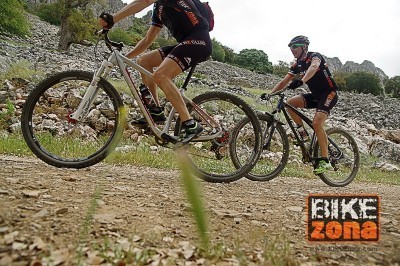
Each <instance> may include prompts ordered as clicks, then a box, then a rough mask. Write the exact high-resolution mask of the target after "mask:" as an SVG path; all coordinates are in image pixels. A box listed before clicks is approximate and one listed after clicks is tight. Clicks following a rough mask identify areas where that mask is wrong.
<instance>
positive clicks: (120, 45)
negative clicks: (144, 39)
mask: <svg viewBox="0 0 400 266" xmlns="http://www.w3.org/2000/svg"><path fill="white" fill-rule="evenodd" d="M108 32H109V30H107V29H101V30H99V31H98V32H97V35H104V41H105V43H106V46H107V48H108V50H110V52H112V51H113V49H112V47H115V48H116V49H117V50H118V51H121V50H122V48H123V47H124V43H123V42H114V41H112V40H110V38H109V37H108Z"/></svg>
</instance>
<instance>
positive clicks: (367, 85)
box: [345, 72, 383, 95]
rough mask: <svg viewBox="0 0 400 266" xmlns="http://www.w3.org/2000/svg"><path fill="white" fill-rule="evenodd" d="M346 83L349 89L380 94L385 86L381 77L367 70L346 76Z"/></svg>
mask: <svg viewBox="0 0 400 266" xmlns="http://www.w3.org/2000/svg"><path fill="white" fill-rule="evenodd" d="M345 80H346V85H347V88H348V89H349V91H354V92H361V93H366V94H367V93H371V94H373V95H380V94H382V93H383V88H382V87H381V83H380V80H379V78H378V77H377V76H376V75H374V74H371V73H367V72H355V73H352V74H350V75H349V76H348V77H346V78H345Z"/></svg>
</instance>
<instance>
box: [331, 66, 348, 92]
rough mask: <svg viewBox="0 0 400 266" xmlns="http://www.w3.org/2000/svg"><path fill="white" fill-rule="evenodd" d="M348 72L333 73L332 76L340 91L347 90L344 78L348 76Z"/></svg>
mask: <svg viewBox="0 0 400 266" xmlns="http://www.w3.org/2000/svg"><path fill="white" fill-rule="evenodd" d="M349 75H350V74H349V73H346V72H340V71H337V72H335V73H334V74H333V78H334V80H335V83H336V85H337V86H338V90H340V91H349V89H348V88H347V85H346V78H347V77H348V76H349Z"/></svg>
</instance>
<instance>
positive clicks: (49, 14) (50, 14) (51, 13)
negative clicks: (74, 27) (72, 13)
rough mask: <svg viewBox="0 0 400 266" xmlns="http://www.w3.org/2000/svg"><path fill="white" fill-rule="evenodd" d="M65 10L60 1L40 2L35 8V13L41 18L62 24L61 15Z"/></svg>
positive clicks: (51, 22) (54, 23)
mask: <svg viewBox="0 0 400 266" xmlns="http://www.w3.org/2000/svg"><path fill="white" fill-rule="evenodd" d="M63 12H64V11H63V6H62V5H61V3H60V2H55V3H50V4H39V5H38V6H37V7H34V8H33V13H34V14H36V15H37V16H38V17H39V18H41V19H42V20H43V21H46V22H48V23H50V24H52V25H56V26H60V25H61V17H62V14H63Z"/></svg>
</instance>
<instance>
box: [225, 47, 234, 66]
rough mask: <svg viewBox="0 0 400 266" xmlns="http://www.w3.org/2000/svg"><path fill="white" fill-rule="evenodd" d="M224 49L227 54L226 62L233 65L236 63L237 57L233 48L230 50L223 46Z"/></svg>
mask: <svg viewBox="0 0 400 266" xmlns="http://www.w3.org/2000/svg"><path fill="white" fill-rule="evenodd" d="M222 49H224V52H225V61H224V62H226V63H228V64H233V63H234V62H235V57H236V55H237V54H236V53H235V52H234V51H233V49H232V48H229V47H228V46H224V45H222Z"/></svg>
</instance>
